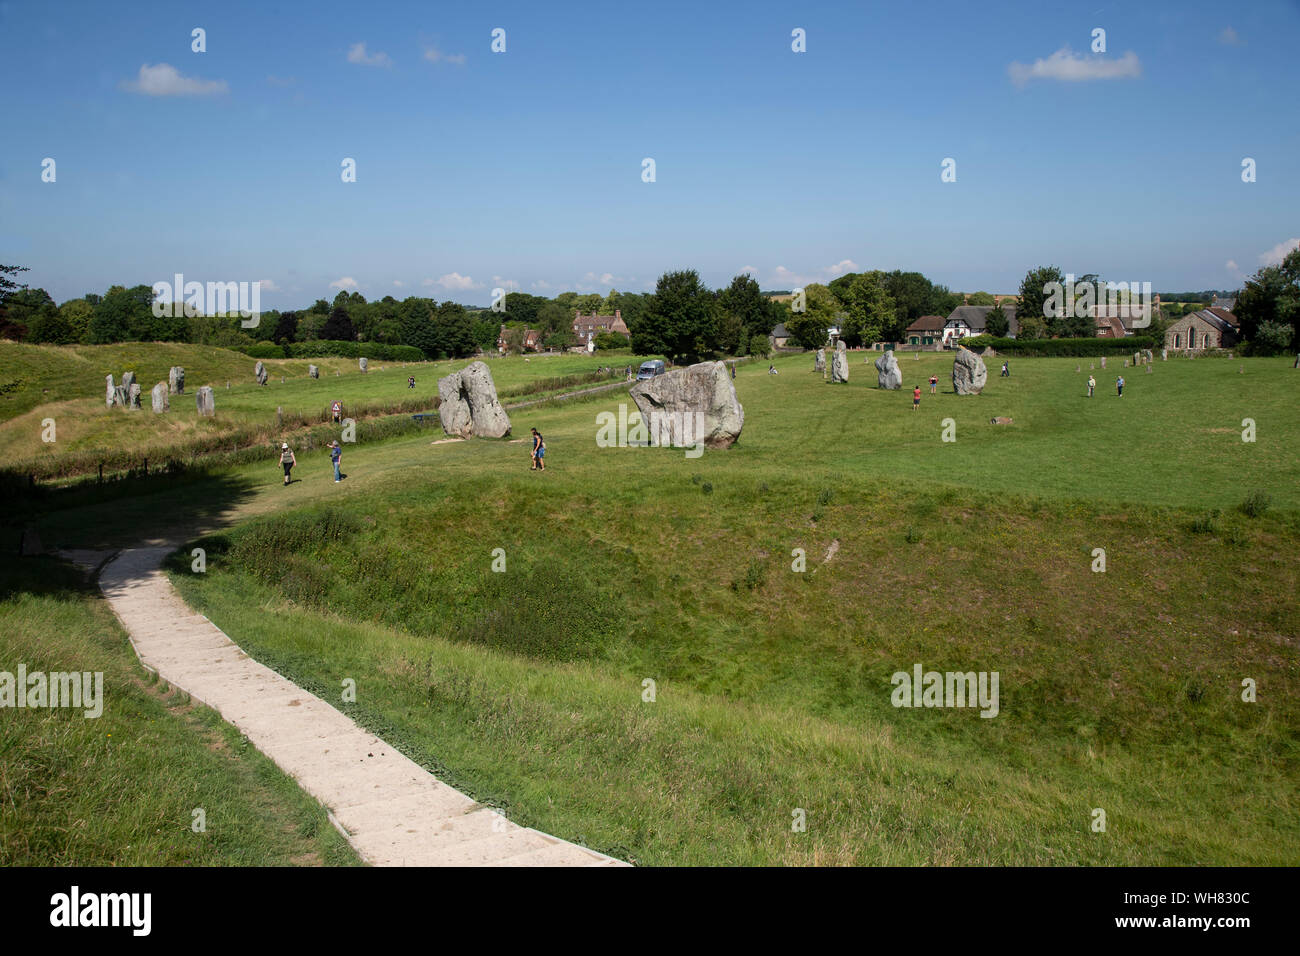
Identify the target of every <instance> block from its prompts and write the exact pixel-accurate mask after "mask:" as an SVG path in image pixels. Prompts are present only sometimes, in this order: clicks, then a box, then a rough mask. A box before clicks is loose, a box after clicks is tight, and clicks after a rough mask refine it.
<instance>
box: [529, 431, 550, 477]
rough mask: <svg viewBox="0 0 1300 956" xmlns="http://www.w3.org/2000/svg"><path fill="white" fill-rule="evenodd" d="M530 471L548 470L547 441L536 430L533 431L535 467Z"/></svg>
mask: <svg viewBox="0 0 1300 956" xmlns="http://www.w3.org/2000/svg"><path fill="white" fill-rule="evenodd" d="M530 470H531V471H545V470H546V441H545V439H543V438H542V433H541V432H539V431H538V430H537V429H536V428H534V429H533V467H532V468H531V469H530Z"/></svg>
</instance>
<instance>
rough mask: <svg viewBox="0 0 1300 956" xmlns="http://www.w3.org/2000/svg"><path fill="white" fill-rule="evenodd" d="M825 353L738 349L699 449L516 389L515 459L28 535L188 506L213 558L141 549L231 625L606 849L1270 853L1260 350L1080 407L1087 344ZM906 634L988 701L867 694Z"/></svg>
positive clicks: (254, 473)
mask: <svg viewBox="0 0 1300 956" xmlns="http://www.w3.org/2000/svg"><path fill="white" fill-rule="evenodd" d="M869 357H870V358H874V357H875V356H874V355H872V356H869ZM853 359H854V360H855V361H854V364H853V365H852V367H851V374H852V376H853V378H852V380H851V382H850V383H849V384H848V385H845V386H831V385H827V384H824V383H822V381H821V380H820V376H815V375H813V374H812V373H811V372H810V371H808V369H809V368H810V367H811V357H808V356H798V357H794V358H788V359H779V360H777V363H776V364H777V366H778V368H780V369H781V374H780V375H779V376H768V375H766V374H765V372H766V368H765V366H761V365H760V366H758V367H750V368H742V369H741V371H740V373H739V376H738V379H737V388H738V391H739V394H740V397H741V400H742V402H743V403H744V405H745V411H746V425H745V431H744V434H743V435H742V437H741V440H740V442H739V443H738V444H737V445H736V446H735V447H733V448H732V449H730V450H728V451H725V452H706V453H705V455H704V457H702V458H699V459H694V460H693V459H688V458H686V457H685V455H684V454H683V453H682V452H681V451H680V450H668V449H639V448H598V447H597V446H596V444H595V435H596V430H597V423H596V415H597V413H598V412H601V411H604V410H617V405H618V403H619V401H627V399H626V396H620V395H618V394H613V395H604V396H599V397H597V398H595V399H592V400H588V401H579V402H575V403H572V404H566V405H561V406H549V407H539V408H535V409H527V410H524V411H522V412H520V413H517V414H516V415H515V416H514V428H515V432H516V433H517V434H523V433H525V431H526V429H527V428H529V427H530V426H533V425H536V426H537V427H538V428H540V429H541V430H542V431H543V432H544V433H545V434H546V437H547V445H548V452H549V453H548V470H547V472H546V473H545V474H544V475H538V474H534V473H530V472H529V471H528V470H527V466H526V463H525V459H526V454H525V448H526V446H525V445H523V444H512V443H510V442H504V441H491V442H484V441H473V442H464V443H448V444H431V439H432V437H434V436H421V437H419V438H414V439H397V440H392V441H387V442H382V443H374V444H365V443H363V444H360V445H358V446H356V447H355V448H349V449H348V450H347V452H346V454H345V463H344V470H345V472H347V473H348V474H349V478H348V480H347V481H345V482H343V483H342V484H340V485H335V484H334V483H333V482H332V480H331V478H330V476H329V471H328V465H327V463H326V461H325V459H324V456H323V455H321V454H307V455H303V456H301V457H300V462H301V464H300V468H299V473H300V474H301V476H302V481H301V482H297V483H295V484H294V485H292V486H290V487H288V488H284V487H281V486H280V485H279V479H278V476H277V475H276V473H275V471H274V469H273V468H272V467H270V466H265V467H261V466H259V467H251V466H249V467H242V468H238V469H233V470H231V471H230V472H228V473H224V474H222V475H218V476H214V477H212V478H211V479H210V480H208V481H206V482H200V483H197V484H196V485H194V486H193V487H192V488H190V489H187V490H186V491H185V492H184V493H182V492H181V491H180V490H172V491H168V492H165V493H163V494H160V495H156V496H149V497H140V498H137V499H127V500H126V501H121V502H114V503H112V504H103V505H93V506H87V507H83V508H77V509H69V510H65V511H60V512H55V513H50V514H47V515H44V516H43V517H42V518H41V524H40V527H41V531H42V536H43V538H44V539H45V540H46V542H47V543H62V544H72V543H78V542H82V541H88V540H91V539H93V540H94V542H95V543H97V544H101V545H105V544H110V543H115V542H125V541H131V540H137V539H139V538H140V537H144V536H148V535H152V534H156V533H158V532H159V531H161V530H168V529H170V530H172V531H175V530H176V529H177V528H178V526H180V527H191V528H208V529H213V530H214V531H215V533H214V534H213V535H212V536H210V537H209V538H208V539H207V540H205V542H204V544H205V546H206V547H207V548H208V549H209V555H210V557H209V564H208V573H207V574H206V575H205V576H203V577H201V578H200V577H195V576H193V575H190V574H189V573H188V571H187V570H186V569H187V567H188V565H186V566H185V568H186V569H180V568H178V569H174V570H173V577H174V579H175V580H176V582H177V584H178V586H179V587H180V588H181V590H182V592H183V594H184V595H185V596H186V598H187V599H188V600H189V601H191V603H193V604H194V605H195V606H197V607H199V608H200V609H201V610H203V611H204V613H207V614H208V615H209V616H210V617H212V619H213V620H214V621H216V622H217V623H218V625H220V626H222V627H223V628H224V629H225V630H226V631H227V633H229V634H231V636H232V637H233V638H234V639H235V640H236V641H237V642H239V643H240V644H241V646H243V647H244V648H245V649H246V650H248V651H249V652H250V653H252V654H253V655H254V656H255V657H257V658H258V659H260V660H263V661H265V662H266V663H268V664H270V665H271V666H274V667H276V668H277V669H278V670H280V671H281V672H282V673H285V674H286V675H288V676H290V677H291V678H292V679H294V680H296V681H298V682H299V683H301V684H303V685H304V686H306V687H308V688H309V689H312V688H326V687H337V686H338V681H339V680H340V679H342V678H343V677H353V678H355V679H356V680H357V682H358V690H359V701H360V703H359V704H358V705H356V706H355V707H354V708H353V710H352V712H353V713H354V715H355V716H356V717H357V719H358V720H360V721H361V722H362V723H363V724H365V725H366V726H367V727H370V728H372V729H373V730H375V731H376V732H378V733H382V734H383V735H384V736H385V737H386V738H387V739H390V740H391V741H392V742H393V743H394V744H396V745H397V746H399V747H401V748H402V749H403V750H404V751H405V752H407V753H408V754H410V755H411V756H412V757H414V758H415V759H417V760H418V761H420V762H422V763H424V764H425V765H426V766H429V767H430V768H431V769H434V770H436V771H437V772H439V773H440V774H442V775H443V777H444V778H445V779H447V780H448V781H449V782H452V783H454V784H456V785H457V786H460V787H462V788H464V789H465V790H467V791H468V792H470V793H472V794H473V795H474V796H475V797H476V798H478V799H480V800H482V801H484V802H488V803H493V804H495V805H499V806H503V807H505V808H506V809H507V810H508V811H509V813H510V815H511V816H512V817H513V818H515V819H517V820H518V821H519V822H521V823H525V824H528V825H532V826H537V827H539V828H541V829H543V830H546V831H548V832H552V833H556V834H558V835H560V836H563V837H568V838H572V839H577V840H580V841H582V842H585V843H587V844H589V845H592V846H595V847H597V848H599V849H604V850H607V851H609V852H612V853H615V854H617V855H620V856H625V857H629V858H632V859H634V860H636V861H638V862H646V863H661V864H672V863H774V862H782V863H937V864H949V863H953V864H977V863H999V864H1001V863H1008V864H1009V863H1021V864H1061V863H1074V864H1175V865H1192V864H1227V863H1248V864H1264V863H1275V864H1278V863H1286V862H1289V861H1290V860H1293V859H1294V858H1295V855H1296V852H1297V849H1300V824H1297V820H1300V815H1298V814H1297V813H1296V810H1297V809H1298V808H1297V806H1296V793H1297V788H1296V786H1295V783H1296V778H1297V768H1298V763H1297V750H1296V737H1295V730H1294V728H1295V727H1296V726H1297V724H1298V723H1300V720H1298V718H1300V713H1298V712H1297V711H1298V710H1300V703H1298V702H1300V694H1297V691H1298V690H1300V687H1298V686H1297V684H1298V683H1300V682H1298V680H1297V676H1298V674H1297V671H1298V667H1297V664H1296V657H1295V653H1294V651H1295V640H1296V634H1297V633H1300V603H1298V602H1297V598H1296V595H1297V594H1298V593H1300V569H1298V567H1297V562H1296V560H1295V554H1296V553H1297V545H1298V544H1300V512H1298V511H1297V505H1298V504H1300V500H1298V499H1297V490H1296V489H1297V487H1300V486H1298V485H1297V481H1296V479H1297V478H1300V474H1298V473H1297V471H1298V466H1297V459H1296V456H1295V455H1294V454H1293V453H1288V449H1293V448H1294V447H1296V442H1297V439H1300V434H1298V432H1300V426H1298V425H1297V424H1296V423H1295V422H1294V421H1293V417H1292V416H1291V415H1288V414H1287V412H1289V411H1290V409H1291V408H1292V407H1294V405H1295V397H1296V396H1295V392H1296V390H1297V388H1298V387H1300V385H1298V384H1297V383H1300V378H1296V377H1294V376H1293V375H1292V370H1291V369H1290V368H1289V366H1288V364H1287V363H1285V362H1283V361H1282V360H1250V361H1246V362H1241V361H1239V360H1234V361H1228V360H1222V361H1195V362H1186V361H1182V362H1174V361H1171V362H1168V363H1157V365H1156V366H1155V370H1154V371H1153V372H1152V373H1151V374H1147V373H1145V372H1142V371H1136V370H1128V374H1126V375H1125V377H1126V379H1127V380H1128V382H1129V386H1128V388H1126V390H1125V391H1126V394H1125V396H1124V398H1123V399H1118V398H1116V397H1115V396H1114V392H1113V387H1112V386H1113V377H1114V375H1115V374H1117V373H1118V372H1123V371H1124V370H1123V369H1122V367H1121V368H1120V369H1115V368H1114V367H1113V366H1114V365H1115V364H1116V363H1114V362H1110V363H1108V364H1110V365H1112V368H1111V369H1109V370H1108V372H1107V375H1106V376H1105V377H1103V376H1102V375H1100V374H1098V373H1099V372H1100V370H1099V369H1098V370H1096V371H1095V372H1094V374H1098V378H1099V385H1101V386H1103V387H1101V388H1099V389H1098V395H1097V397H1095V398H1093V399H1091V400H1089V399H1087V398H1086V397H1085V389H1084V388H1083V381H1084V380H1086V378H1087V374H1088V366H1089V364H1090V362H1089V360H1086V359H1085V360H1082V372H1081V373H1080V374H1076V373H1075V372H1074V368H1075V366H1076V364H1080V363H1079V361H1078V360H1075V359H1068V360H1067V359H1059V360H1054V359H1044V360H1019V361H1016V360H1013V361H1012V362H1011V366H1012V378H1011V379H998V378H996V370H993V371H994V377H991V378H990V382H989V386H988V388H987V389H986V391H985V394H984V395H981V396H978V397H958V396H955V395H952V394H951V386H950V385H947V384H946V383H945V385H944V386H943V387H944V389H945V392H944V393H943V394H940V395H938V396H933V397H932V396H930V395H929V394H928V389H924V388H923V392H924V394H923V400H922V406H921V410H920V411H919V412H913V411H912V410H911V407H910V406H911V396H910V386H911V385H912V384H913V382H912V381H911V378H912V377H913V376H912V375H911V374H910V373H911V372H912V371H915V372H916V373H917V374H916V375H915V378H916V380H917V381H919V382H922V383H923V382H924V379H925V378H928V375H929V373H930V371H937V372H938V373H939V374H940V379H941V382H943V381H945V372H946V368H947V367H948V364H950V362H951V359H950V358H949V359H947V361H946V362H945V361H944V357H942V356H929V355H927V356H925V357H923V358H922V359H921V360H920V361H916V360H913V359H911V358H904V359H903V360H902V362H901V363H900V364H902V365H903V368H904V372H905V374H906V375H908V380H907V381H905V386H906V390H905V391H900V392H882V391H880V390H878V389H876V388H874V383H875V375H874V370H872V369H871V368H870V367H869V366H866V365H864V364H862V361H861V356H860V355H855V356H853ZM913 362H915V364H912V363H913ZM521 364H522V363H521ZM1118 364H1120V365H1121V366H1122V362H1121V363H1118ZM1239 367H1243V368H1244V369H1245V372H1244V374H1243V373H1239V372H1238V371H1237V369H1238V368H1239ZM500 380H501V378H500V377H499V378H498V382H500ZM995 415H998V416H1010V417H1013V418H1014V419H1015V424H1014V425H1011V426H991V425H989V424H988V420H989V418H991V417H993V416H995ZM949 417H951V418H952V419H954V421H955V422H956V426H957V441H956V442H953V443H945V442H942V441H941V431H942V426H943V420H944V419H945V418H949ZM1243 417H1251V418H1253V419H1255V421H1256V423H1257V429H1258V441H1257V442H1256V443H1254V444H1249V443H1243V442H1242V441H1241V425H1240V422H1241V419H1242V418H1243ZM1254 492H1267V494H1268V496H1269V499H1270V501H1269V505H1268V507H1266V508H1264V507H1261V506H1260V501H1261V499H1260V498H1259V497H1258V496H1256V497H1254V498H1250V501H1249V502H1248V497H1249V496H1251V495H1252V493H1254ZM1215 511H1217V512H1218V514H1217V515H1213V512H1215ZM1211 516H1212V517H1211ZM1098 547H1101V548H1105V549H1106V552H1107V563H1108V568H1107V571H1106V573H1104V574H1097V573H1093V572H1092V571H1091V564H1092V561H1093V550H1094V549H1095V548H1098ZM495 548H502V549H504V551H505V554H506V559H507V570H506V572H505V573H504V574H494V573H493V572H492V571H491V570H490V566H491V562H492V559H493V554H492V552H493V549H495ZM796 548H802V549H804V551H805V552H806V554H807V562H808V564H807V567H808V571H807V572H805V573H803V574H796V573H794V572H792V571H791V570H790V567H791V561H792V554H791V552H792V551H793V550H794V549H796ZM832 551H834V556H833V557H832V558H830V559H829V560H827V559H826V557H825V556H826V555H827V554H829V553H830V552H832ZM915 663H921V664H923V665H924V666H925V668H926V669H936V670H941V671H943V670H963V671H966V670H976V671H979V670H996V671H998V672H999V674H1000V675H1001V691H1002V698H1001V713H1000V714H999V716H998V717H997V718H995V719H992V720H986V719H981V718H980V717H979V715H978V713H977V712H975V711H973V710H943V709H937V710H936V709H930V710H927V709H921V710H910V709H908V710H902V709H895V708H893V707H892V706H891V703H890V693H891V690H892V686H891V684H890V676H891V674H892V673H893V672H894V671H897V670H903V671H909V670H910V669H911V667H912V665H913V664H915ZM1247 677H1249V678H1252V679H1254V680H1255V681H1256V682H1257V683H1258V687H1259V700H1258V702H1256V703H1253V704H1247V703H1244V702H1242V701H1241V699H1240V694H1241V681H1242V680H1243V678H1247ZM647 678H650V679H653V680H654V681H656V682H657V692H658V693H657V700H656V701H655V702H654V703H645V702H643V700H642V696H641V695H642V682H643V681H644V680H645V679H647ZM1095 807H1101V808H1104V809H1105V810H1106V812H1107V815H1108V818H1109V829H1108V832H1107V833H1105V834H1094V833H1092V832H1091V831H1090V829H1089V823H1090V822H1091V811H1092V809H1093V808H1095ZM796 808H802V809H804V810H806V811H807V814H808V821H809V825H808V832H807V833H794V832H791V829H790V819H791V813H792V811H793V810H795V809H796Z"/></svg>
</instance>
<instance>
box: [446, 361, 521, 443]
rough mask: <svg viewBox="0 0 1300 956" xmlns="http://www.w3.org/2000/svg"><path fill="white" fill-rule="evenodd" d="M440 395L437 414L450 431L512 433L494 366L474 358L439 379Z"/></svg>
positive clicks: (486, 434) (496, 435)
mask: <svg viewBox="0 0 1300 956" xmlns="http://www.w3.org/2000/svg"><path fill="white" fill-rule="evenodd" d="M438 399H439V404H438V417H439V418H440V419H441V420H442V430H443V431H445V432H446V433H447V434H448V435H460V436H461V437H463V438H468V437H470V436H471V435H480V436H482V437H484V438H501V437H503V436H505V435H509V434H510V416H508V415H507V414H506V410H505V409H504V408H502V407H501V403H500V402H499V401H497V388H496V384H495V383H494V382H493V381H492V371H491V369H489V368H488V367H487V365H485V364H484V363H482V362H471V363H470V364H469V365H467V366H466V367H465V368H463V369H461V370H460V371H459V372H453V373H452V374H450V375H448V376H446V377H445V378H440V379H438Z"/></svg>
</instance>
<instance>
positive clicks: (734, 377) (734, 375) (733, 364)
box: [731, 362, 736, 382]
mask: <svg viewBox="0 0 1300 956" xmlns="http://www.w3.org/2000/svg"><path fill="white" fill-rule="evenodd" d="M731 380H732V381H733V382H734V381H735V380H736V363H735V362H732V363H731Z"/></svg>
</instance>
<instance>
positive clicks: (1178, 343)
mask: <svg viewBox="0 0 1300 956" xmlns="http://www.w3.org/2000/svg"><path fill="white" fill-rule="evenodd" d="M1182 347H1183V337H1182V336H1181V335H1179V334H1178V333H1177V332H1175V333H1174V348H1176V349H1180V348H1182Z"/></svg>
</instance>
